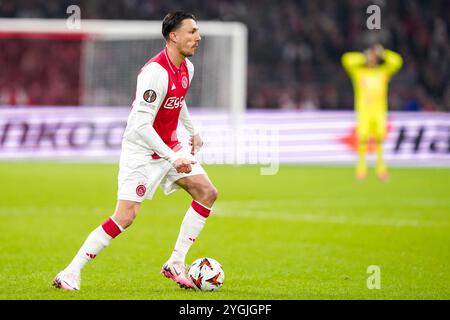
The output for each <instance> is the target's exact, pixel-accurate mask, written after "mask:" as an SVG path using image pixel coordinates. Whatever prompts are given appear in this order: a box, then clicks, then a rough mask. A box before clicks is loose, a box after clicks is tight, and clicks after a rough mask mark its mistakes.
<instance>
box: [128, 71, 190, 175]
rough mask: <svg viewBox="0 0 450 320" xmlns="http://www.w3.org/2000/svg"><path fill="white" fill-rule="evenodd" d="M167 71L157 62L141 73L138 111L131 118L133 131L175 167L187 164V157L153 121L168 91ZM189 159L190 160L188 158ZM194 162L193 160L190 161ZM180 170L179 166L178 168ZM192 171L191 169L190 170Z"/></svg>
mask: <svg viewBox="0 0 450 320" xmlns="http://www.w3.org/2000/svg"><path fill="white" fill-rule="evenodd" d="M167 83H168V76H167V72H165V70H163V69H162V68H161V67H160V66H159V65H157V64H150V65H149V66H147V67H146V69H145V70H143V72H142V73H141V74H140V75H139V77H138V83H137V91H136V101H135V105H134V106H133V109H135V111H136V113H135V115H134V117H133V118H132V119H131V121H132V122H133V123H132V128H133V131H134V132H135V133H136V134H137V135H138V136H139V137H140V138H141V139H142V141H144V143H145V144H146V145H147V146H148V147H149V149H150V150H152V151H153V152H156V153H157V154H158V155H159V156H160V157H161V158H163V159H165V160H167V161H169V162H170V163H171V164H172V165H173V166H174V167H176V168H177V166H179V165H181V166H186V165H187V163H186V164H185V163H184V162H185V160H186V159H180V157H179V156H178V155H177V154H176V153H175V152H174V151H173V150H172V149H170V148H169V147H168V146H167V145H166V144H165V143H164V141H162V139H161V137H160V136H159V135H158V133H157V132H156V130H155V129H154V128H153V122H154V120H155V117H156V114H157V112H158V110H159V108H160V106H161V104H162V101H163V100H164V97H165V95H166V93H167ZM186 161H188V160H186ZM190 163H192V162H190ZM177 170H178V168H177ZM189 171H190V170H189Z"/></svg>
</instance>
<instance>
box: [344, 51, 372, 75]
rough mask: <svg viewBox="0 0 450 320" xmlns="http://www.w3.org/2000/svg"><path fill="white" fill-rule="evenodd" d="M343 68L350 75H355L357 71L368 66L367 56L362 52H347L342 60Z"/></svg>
mask: <svg viewBox="0 0 450 320" xmlns="http://www.w3.org/2000/svg"><path fill="white" fill-rule="evenodd" d="M341 62H342V66H343V67H344V69H345V71H347V73H348V74H349V75H353V74H354V73H355V71H356V70H357V69H358V68H360V67H362V66H364V65H365V64H366V56H365V55H364V54H363V53H362V52H356V51H355V52H354V51H351V52H346V53H344V54H343V55H342V58H341Z"/></svg>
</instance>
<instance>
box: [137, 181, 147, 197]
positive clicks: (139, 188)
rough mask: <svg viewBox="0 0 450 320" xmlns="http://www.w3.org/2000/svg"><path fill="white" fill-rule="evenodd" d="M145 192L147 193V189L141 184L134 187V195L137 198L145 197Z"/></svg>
mask: <svg viewBox="0 0 450 320" xmlns="http://www.w3.org/2000/svg"><path fill="white" fill-rule="evenodd" d="M145 191H147V188H146V187H145V186H144V185H143V184H140V185H138V186H137V187H136V194H137V195H138V196H139V197H143V196H144V195H145Z"/></svg>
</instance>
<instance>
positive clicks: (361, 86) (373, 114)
mask: <svg viewBox="0 0 450 320" xmlns="http://www.w3.org/2000/svg"><path fill="white" fill-rule="evenodd" d="M402 63H403V60H402V57H401V56H400V55H399V54H398V53H395V52H393V51H390V50H385V49H384V48H383V47H382V46H381V45H379V44H377V45H375V46H373V47H371V48H369V49H367V50H365V51H364V52H347V53H345V54H344V55H343V56H342V64H343V66H344V68H345V70H346V71H347V73H348V74H349V76H350V78H351V80H352V83H353V89H354V94H355V111H356V117H357V137H358V162H357V165H356V176H357V178H358V179H364V178H365V177H366V176H367V160H366V155H367V149H368V141H369V139H370V138H374V140H375V150H376V154H377V161H376V173H377V176H378V178H380V179H382V180H385V179H387V177H388V171H387V167H386V164H385V162H384V159H383V147H382V143H383V140H384V137H385V134H386V113H387V109H388V106H387V100H388V83H389V80H390V79H391V77H392V76H393V75H394V74H395V73H396V72H397V71H398V70H399V69H400V68H401V66H402Z"/></svg>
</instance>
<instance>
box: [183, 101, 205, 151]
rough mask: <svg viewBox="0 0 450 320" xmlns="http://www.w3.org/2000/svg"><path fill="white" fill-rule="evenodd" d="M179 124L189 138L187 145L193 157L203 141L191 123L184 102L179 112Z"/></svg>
mask: <svg viewBox="0 0 450 320" xmlns="http://www.w3.org/2000/svg"><path fill="white" fill-rule="evenodd" d="M180 122H181V123H182V124H183V126H184V127H185V128H186V130H187V132H188V133H189V135H190V136H191V137H190V139H189V144H190V145H191V147H192V148H191V154H193V155H195V154H196V153H197V152H198V151H199V150H200V148H201V147H202V146H203V140H202V138H201V137H200V133H199V131H198V130H197V128H196V127H195V126H194V123H193V122H192V118H191V116H190V114H189V110H188V107H187V104H186V102H185V101H183V107H182V108H181V111H180Z"/></svg>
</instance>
